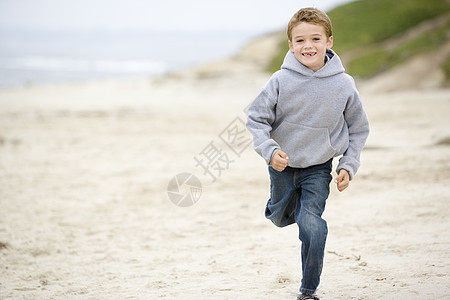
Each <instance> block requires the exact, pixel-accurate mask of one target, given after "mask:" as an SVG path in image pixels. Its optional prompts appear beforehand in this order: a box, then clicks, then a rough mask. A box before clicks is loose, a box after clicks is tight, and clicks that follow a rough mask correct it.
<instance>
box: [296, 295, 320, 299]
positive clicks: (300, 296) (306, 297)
mask: <svg viewBox="0 0 450 300" xmlns="http://www.w3.org/2000/svg"><path fill="white" fill-rule="evenodd" d="M297 300H320V299H319V297H317V296H315V295H311V294H301V295H298V296H297Z"/></svg>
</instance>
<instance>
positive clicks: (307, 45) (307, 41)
mask: <svg viewBox="0 0 450 300" xmlns="http://www.w3.org/2000/svg"><path fill="white" fill-rule="evenodd" d="M311 47H312V43H311V41H310V40H306V42H305V48H311Z"/></svg>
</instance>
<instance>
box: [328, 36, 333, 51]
mask: <svg viewBox="0 0 450 300" xmlns="http://www.w3.org/2000/svg"><path fill="white" fill-rule="evenodd" d="M331 48H333V36H330V37H329V38H328V40H327V49H331Z"/></svg>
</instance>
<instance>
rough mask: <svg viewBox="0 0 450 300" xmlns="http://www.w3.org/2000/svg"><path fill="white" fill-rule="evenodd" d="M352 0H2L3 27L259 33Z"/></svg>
mask: <svg viewBox="0 0 450 300" xmlns="http://www.w3.org/2000/svg"><path fill="white" fill-rule="evenodd" d="M346 2H349V0H300V1H299V0H297V1H294V0H280V1H274V0H226V1H211V0H158V1H155V0H0V28H3V29H61V30H67V29H69V30H73V29H75V30H80V29H87V30H95V29H108V30H118V29H120V30H126V29H139V30H156V31H166V30H167V31H172V30H180V31H190V32H193V31H195V32H204V31H213V32H214V31H235V30H237V31H253V32H264V31H270V30H278V29H281V28H284V27H285V26H286V23H287V22H288V21H289V19H290V17H291V16H292V15H293V13H294V12H295V11H297V10H298V9H299V8H301V7H306V6H314V7H317V8H319V9H322V10H329V9H331V8H333V7H335V6H338V5H340V4H343V3H346Z"/></svg>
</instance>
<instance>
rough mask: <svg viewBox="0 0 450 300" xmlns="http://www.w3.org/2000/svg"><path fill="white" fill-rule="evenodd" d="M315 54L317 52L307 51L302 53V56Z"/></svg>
mask: <svg viewBox="0 0 450 300" xmlns="http://www.w3.org/2000/svg"><path fill="white" fill-rule="evenodd" d="M316 54H317V52H307V53H302V56H314V55H316Z"/></svg>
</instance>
